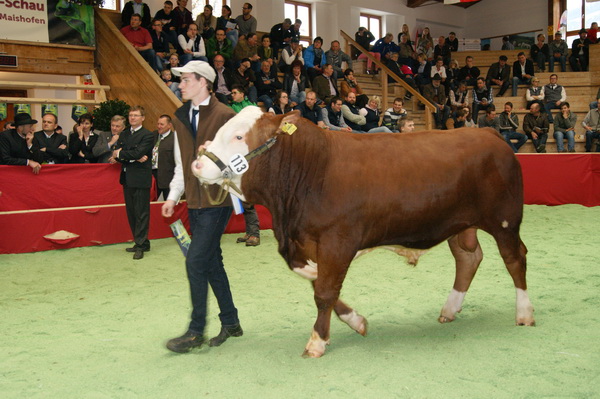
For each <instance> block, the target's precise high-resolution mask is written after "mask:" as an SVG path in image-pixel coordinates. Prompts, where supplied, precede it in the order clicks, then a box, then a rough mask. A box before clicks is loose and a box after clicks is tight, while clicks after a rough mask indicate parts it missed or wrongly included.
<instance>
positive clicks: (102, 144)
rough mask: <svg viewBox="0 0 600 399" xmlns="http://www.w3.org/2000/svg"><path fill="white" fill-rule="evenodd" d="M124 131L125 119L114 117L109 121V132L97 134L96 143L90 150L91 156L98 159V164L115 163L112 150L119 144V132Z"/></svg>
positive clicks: (119, 116)
mask: <svg viewBox="0 0 600 399" xmlns="http://www.w3.org/2000/svg"><path fill="white" fill-rule="evenodd" d="M123 130H125V117H123V116H121V115H115V116H113V117H112V119H111V120H110V132H100V133H98V141H96V144H95V145H94V148H93V149H92V154H94V156H95V157H97V158H98V163H115V162H116V161H115V160H114V158H113V157H112V155H113V150H114V149H115V147H116V145H117V143H118V142H119V136H120V134H121V132H122V131H123Z"/></svg>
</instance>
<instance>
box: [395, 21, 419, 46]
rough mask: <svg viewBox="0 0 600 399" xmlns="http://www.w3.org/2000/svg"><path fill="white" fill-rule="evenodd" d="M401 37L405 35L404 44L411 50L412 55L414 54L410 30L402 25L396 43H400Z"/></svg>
mask: <svg viewBox="0 0 600 399" xmlns="http://www.w3.org/2000/svg"><path fill="white" fill-rule="evenodd" d="M402 35H406V43H407V44H408V45H409V46H410V47H411V48H412V50H413V53H416V52H415V47H414V46H413V42H412V40H410V30H409V29H408V25H407V24H403V25H402V31H401V32H400V33H398V43H400V42H402Z"/></svg>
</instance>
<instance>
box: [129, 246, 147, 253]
mask: <svg viewBox="0 0 600 399" xmlns="http://www.w3.org/2000/svg"><path fill="white" fill-rule="evenodd" d="M138 249H141V250H142V251H144V252H148V251H150V248H140V247H138V246H136V245H134V246H133V247H131V248H125V251H127V252H135V251H137V250H138Z"/></svg>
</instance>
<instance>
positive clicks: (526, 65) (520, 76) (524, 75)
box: [512, 51, 535, 97]
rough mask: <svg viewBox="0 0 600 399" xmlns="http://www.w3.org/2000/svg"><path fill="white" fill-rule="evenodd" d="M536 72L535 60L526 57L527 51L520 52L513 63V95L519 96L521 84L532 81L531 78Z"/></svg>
mask: <svg viewBox="0 0 600 399" xmlns="http://www.w3.org/2000/svg"><path fill="white" fill-rule="evenodd" d="M534 74H535V72H534V70H533V62H532V61H531V60H528V59H527V58H525V53H524V52H522V51H521V52H520V53H519V54H518V55H517V60H516V61H515V62H514V63H513V82H512V96H513V97H516V96H517V89H518V88H519V85H521V84H523V85H528V84H530V83H531V78H533V75H534Z"/></svg>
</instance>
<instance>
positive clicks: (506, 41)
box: [502, 36, 515, 50]
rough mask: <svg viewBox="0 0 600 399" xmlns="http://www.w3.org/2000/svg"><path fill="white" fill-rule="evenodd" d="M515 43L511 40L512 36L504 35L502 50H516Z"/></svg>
mask: <svg viewBox="0 0 600 399" xmlns="http://www.w3.org/2000/svg"><path fill="white" fill-rule="evenodd" d="M514 49H515V45H514V44H512V43H511V42H510V38H509V37H508V36H504V37H503V38H502V50H514Z"/></svg>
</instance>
